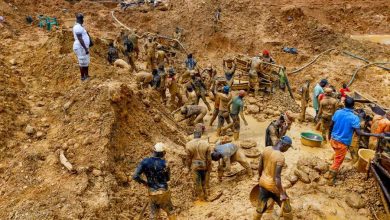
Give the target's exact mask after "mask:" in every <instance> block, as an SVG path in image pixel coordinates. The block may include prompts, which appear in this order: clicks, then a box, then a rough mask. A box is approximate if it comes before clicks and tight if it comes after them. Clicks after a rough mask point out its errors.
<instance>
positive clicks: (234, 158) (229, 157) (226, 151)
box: [211, 136, 253, 181]
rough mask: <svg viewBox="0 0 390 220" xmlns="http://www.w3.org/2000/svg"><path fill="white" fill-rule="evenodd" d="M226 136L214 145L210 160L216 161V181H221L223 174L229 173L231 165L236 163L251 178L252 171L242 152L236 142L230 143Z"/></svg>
mask: <svg viewBox="0 0 390 220" xmlns="http://www.w3.org/2000/svg"><path fill="white" fill-rule="evenodd" d="M228 139H229V137H228V136H224V137H223V138H221V140H220V141H219V142H217V143H216V145H215V148H214V151H213V152H212V153H211V159H212V160H213V161H218V180H219V181H222V176H223V173H224V172H230V171H231V163H234V162H238V163H239V164H241V166H243V167H244V168H245V170H246V172H247V174H248V176H249V177H252V176H253V171H252V168H251V166H250V163H249V161H248V159H247V158H246V156H245V154H244V152H243V151H242V149H241V148H240V146H239V144H238V143H236V142H230V141H229V140H228Z"/></svg>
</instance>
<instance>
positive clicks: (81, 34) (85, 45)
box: [73, 13, 92, 81]
mask: <svg viewBox="0 0 390 220" xmlns="http://www.w3.org/2000/svg"><path fill="white" fill-rule="evenodd" d="M83 23H84V15H83V14H82V13H78V14H77V15H76V24H75V25H74V26H73V37H74V43H73V51H74V53H75V54H76V56H77V59H78V62H79V66H80V73H81V81H84V80H88V79H89V73H88V67H89V63H90V56H89V47H90V46H92V45H91V43H92V41H91V38H90V37H89V34H88V32H87V30H85V28H84V26H83Z"/></svg>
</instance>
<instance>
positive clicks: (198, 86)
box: [191, 70, 211, 111]
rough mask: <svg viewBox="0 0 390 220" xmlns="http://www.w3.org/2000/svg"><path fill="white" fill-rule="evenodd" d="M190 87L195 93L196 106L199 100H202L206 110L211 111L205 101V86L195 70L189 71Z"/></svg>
mask: <svg viewBox="0 0 390 220" xmlns="http://www.w3.org/2000/svg"><path fill="white" fill-rule="evenodd" d="M191 85H192V87H193V88H194V90H195V92H196V96H197V99H196V104H197V105H198V104H199V100H200V99H202V100H203V102H204V104H206V106H207V109H208V110H209V111H211V107H210V104H209V103H208V102H207V99H206V92H207V90H206V85H205V84H204V82H203V81H202V78H201V77H200V75H199V72H196V71H195V70H191Z"/></svg>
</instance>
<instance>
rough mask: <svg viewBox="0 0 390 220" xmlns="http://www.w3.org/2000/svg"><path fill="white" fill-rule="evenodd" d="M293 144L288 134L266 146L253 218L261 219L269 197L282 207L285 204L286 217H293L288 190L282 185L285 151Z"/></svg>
mask: <svg viewBox="0 0 390 220" xmlns="http://www.w3.org/2000/svg"><path fill="white" fill-rule="evenodd" d="M291 145H292V140H291V138H290V137H288V136H283V137H282V138H281V139H280V140H279V141H278V143H277V144H276V145H274V146H270V147H266V148H265V150H264V151H263V153H262V154H261V156H260V159H259V186H260V193H259V201H258V204H257V208H256V213H255V216H254V218H253V219H255V220H259V219H261V217H262V215H263V213H264V212H265V211H266V210H267V202H268V200H269V199H272V200H274V201H275V202H276V203H277V204H278V205H279V206H280V207H282V203H285V205H284V206H283V207H284V208H283V217H284V219H292V210H291V206H290V202H289V201H288V196H287V194H286V191H285V190H284V189H283V186H282V177H281V174H282V169H283V166H284V164H285V159H284V155H283V153H284V152H286V151H287V150H288V149H289V148H290V147H291Z"/></svg>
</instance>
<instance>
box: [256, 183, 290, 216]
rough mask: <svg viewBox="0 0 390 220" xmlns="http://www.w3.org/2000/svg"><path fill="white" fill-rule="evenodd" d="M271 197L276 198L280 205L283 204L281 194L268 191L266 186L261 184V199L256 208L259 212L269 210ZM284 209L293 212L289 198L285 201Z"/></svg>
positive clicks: (285, 211)
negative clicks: (268, 204)
mask: <svg viewBox="0 0 390 220" xmlns="http://www.w3.org/2000/svg"><path fill="white" fill-rule="evenodd" d="M269 199H272V200H274V201H275V202H276V203H277V204H278V205H279V206H280V207H281V206H282V201H280V195H279V194H276V193H273V192H271V191H268V190H267V189H265V188H264V187H261V186H260V193H259V200H258V204H257V208H256V212H257V213H259V214H263V213H264V212H265V211H266V210H267V203H268V200H269ZM283 211H284V213H291V211H292V209H291V206H290V202H289V201H288V200H286V201H285V206H284V209H283Z"/></svg>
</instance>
